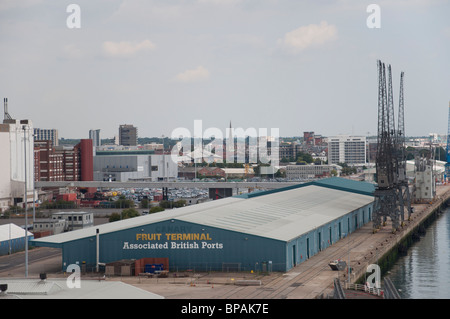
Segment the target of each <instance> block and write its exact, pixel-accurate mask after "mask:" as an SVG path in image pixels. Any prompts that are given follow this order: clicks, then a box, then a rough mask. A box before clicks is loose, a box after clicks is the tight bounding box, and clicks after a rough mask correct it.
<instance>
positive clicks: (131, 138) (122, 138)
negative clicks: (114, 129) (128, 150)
mask: <svg viewBox="0 0 450 319" xmlns="http://www.w3.org/2000/svg"><path fill="white" fill-rule="evenodd" d="M137 136H138V134H137V127H134V126H133V125H128V124H124V125H120V126H119V144H120V145H123V146H136V145H137Z"/></svg>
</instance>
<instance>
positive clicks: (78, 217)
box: [52, 212, 94, 231]
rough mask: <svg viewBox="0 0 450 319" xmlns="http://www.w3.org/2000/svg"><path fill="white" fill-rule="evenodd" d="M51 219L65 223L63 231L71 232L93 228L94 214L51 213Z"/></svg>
mask: <svg viewBox="0 0 450 319" xmlns="http://www.w3.org/2000/svg"><path fill="white" fill-rule="evenodd" d="M52 219H53V220H63V221H65V223H64V231H71V230H77V229H83V228H88V227H92V226H94V213H92V212H59V213H53V214H52Z"/></svg>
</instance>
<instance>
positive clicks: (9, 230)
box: [0, 223, 34, 242]
mask: <svg viewBox="0 0 450 319" xmlns="http://www.w3.org/2000/svg"><path fill="white" fill-rule="evenodd" d="M27 235H28V237H29V238H31V237H33V236H34V235H33V233H30V232H28V233H27ZM22 237H25V228H22V227H19V226H17V225H16V224H13V223H9V224H4V225H0V242H2V241H6V240H10V239H16V238H22Z"/></svg>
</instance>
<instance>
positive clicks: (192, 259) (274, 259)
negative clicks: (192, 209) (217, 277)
mask: <svg viewBox="0 0 450 319" xmlns="http://www.w3.org/2000/svg"><path fill="white" fill-rule="evenodd" d="M99 255H100V258H99V261H100V262H101V263H110V262H113V261H118V260H122V259H141V258H149V257H154V258H168V259H169V265H170V270H171V271H177V270H185V269H195V270H199V271H200V270H202V271H203V270H215V271H221V270H223V269H224V267H225V268H227V267H231V269H233V270H234V269H235V267H239V269H240V270H243V271H250V270H255V271H258V270H263V267H265V266H266V265H269V264H270V269H271V270H273V271H286V270H287V266H288V265H287V264H286V260H287V259H286V243H285V242H282V241H277V240H273V239H269V238H263V237H258V236H252V235H248V234H243V233H239V232H233V231H228V230H223V229H219V228H214V227H207V226H205V225H199V224H193V223H188V222H184V221H179V220H172V221H171V220H168V221H164V222H158V223H154V224H148V225H144V226H140V227H135V228H130V229H125V230H121V231H117V232H112V233H106V234H100V254H99ZM83 262H85V263H86V265H87V266H91V267H95V263H96V237H95V236H93V237H90V238H85V239H80V240H76V241H73V242H68V243H65V244H64V247H63V270H65V268H66V267H67V266H68V265H69V264H74V263H78V264H82V263H83ZM225 270H226V269H225Z"/></svg>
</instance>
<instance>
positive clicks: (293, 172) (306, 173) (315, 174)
mask: <svg viewBox="0 0 450 319" xmlns="http://www.w3.org/2000/svg"><path fill="white" fill-rule="evenodd" d="M333 169H334V166H332V165H287V166H286V178H287V179H315V178H321V177H330V176H331V171H332V170H333Z"/></svg>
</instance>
